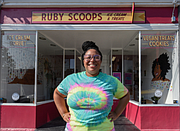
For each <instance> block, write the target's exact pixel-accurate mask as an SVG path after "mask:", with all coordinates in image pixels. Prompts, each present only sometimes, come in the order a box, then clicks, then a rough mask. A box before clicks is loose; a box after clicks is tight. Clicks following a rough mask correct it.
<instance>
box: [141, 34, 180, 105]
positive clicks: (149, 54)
mask: <svg viewBox="0 0 180 131" xmlns="http://www.w3.org/2000/svg"><path fill="white" fill-rule="evenodd" d="M141 53H142V57H143V59H142V75H141V78H142V92H141V95H142V98H143V99H145V100H147V101H148V102H149V103H156V104H157V103H158V104H173V100H176V99H178V96H179V94H178V89H177V88H178V86H173V85H174V84H175V83H176V82H178V80H177V79H176V78H175V77H174V76H175V75H178V74H177V72H176V70H178V68H179V67H178V66H177V63H178V61H177V60H178V59H175V57H177V55H178V54H177V40H176V32H175V31H147V32H145V31H144V32H142V46H141ZM144 72H146V74H145V73H144ZM157 94H162V95H159V96H158V97H157Z"/></svg>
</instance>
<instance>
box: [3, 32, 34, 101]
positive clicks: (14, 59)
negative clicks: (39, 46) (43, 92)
mask: <svg viewBox="0 0 180 131" xmlns="http://www.w3.org/2000/svg"><path fill="white" fill-rule="evenodd" d="M1 37H2V45H1V49H2V50H1V87H0V93H1V94H0V98H3V99H5V100H6V102H7V103H14V102H18V103H32V102H33V98H34V95H33V94H34V83H35V48H36V47H35V38H36V33H35V32H32V31H4V32H2V36H1ZM14 93H15V94H18V95H19V98H18V99H13V98H14V95H13V94H14Z"/></svg>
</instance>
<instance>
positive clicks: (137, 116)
mask: <svg viewBox="0 0 180 131" xmlns="http://www.w3.org/2000/svg"><path fill="white" fill-rule="evenodd" d="M125 117H126V118H128V119H129V120H130V121H131V122H132V123H133V124H134V125H135V126H136V127H137V128H139V129H141V111H140V107H139V106H137V105H135V104H132V103H130V102H129V103H128V104H127V106H126V109H125Z"/></svg>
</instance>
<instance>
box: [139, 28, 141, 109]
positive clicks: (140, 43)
mask: <svg viewBox="0 0 180 131" xmlns="http://www.w3.org/2000/svg"><path fill="white" fill-rule="evenodd" d="M139 104H140V105H141V31H139Z"/></svg>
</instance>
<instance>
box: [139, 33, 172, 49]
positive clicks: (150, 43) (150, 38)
mask: <svg viewBox="0 0 180 131" xmlns="http://www.w3.org/2000/svg"><path fill="white" fill-rule="evenodd" d="M174 42H175V35H171V34H169V35H142V48H157V47H158V48H159V47H163V48H166V47H167V48H169V47H173V46H174Z"/></svg>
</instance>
